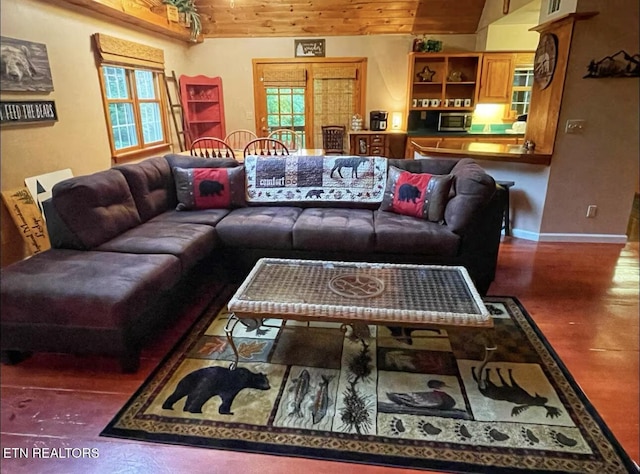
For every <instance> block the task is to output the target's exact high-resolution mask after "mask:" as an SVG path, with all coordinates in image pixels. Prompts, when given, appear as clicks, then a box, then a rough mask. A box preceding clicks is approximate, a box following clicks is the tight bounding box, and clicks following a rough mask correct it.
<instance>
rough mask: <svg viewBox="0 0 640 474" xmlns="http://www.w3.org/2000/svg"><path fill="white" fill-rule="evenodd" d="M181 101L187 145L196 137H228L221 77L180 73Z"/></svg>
mask: <svg viewBox="0 0 640 474" xmlns="http://www.w3.org/2000/svg"><path fill="white" fill-rule="evenodd" d="M180 100H181V104H182V111H183V116H184V127H185V131H186V134H185V135H187V137H186V138H187V139H186V140H185V142H186V144H187V147H189V146H190V145H191V142H193V141H194V140H195V139H196V138H201V137H216V138H220V139H221V140H223V139H224V137H225V136H226V128H225V118H224V101H223V95H222V78H220V77H207V76H184V75H183V76H180Z"/></svg>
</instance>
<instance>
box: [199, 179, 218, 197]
mask: <svg viewBox="0 0 640 474" xmlns="http://www.w3.org/2000/svg"><path fill="white" fill-rule="evenodd" d="M198 191H200V196H201V197H206V196H214V195H215V196H222V191H224V184H222V183H221V182H220V181H213V180H210V179H205V180H203V181H202V182H201V183H200V186H199V187H198Z"/></svg>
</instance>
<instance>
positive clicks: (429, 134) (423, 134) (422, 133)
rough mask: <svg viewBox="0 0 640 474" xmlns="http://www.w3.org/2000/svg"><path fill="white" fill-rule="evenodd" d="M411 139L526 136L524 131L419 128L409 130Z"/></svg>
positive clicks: (408, 133)
mask: <svg viewBox="0 0 640 474" xmlns="http://www.w3.org/2000/svg"><path fill="white" fill-rule="evenodd" d="M407 135H408V136H409V139H411V138H433V137H437V138H465V137H466V138H476V137H482V138H493V137H495V138H524V133H507V132H475V131H474V132H438V131H432V130H419V131H413V132H407Z"/></svg>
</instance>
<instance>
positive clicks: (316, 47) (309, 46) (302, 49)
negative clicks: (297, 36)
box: [294, 39, 325, 58]
mask: <svg viewBox="0 0 640 474" xmlns="http://www.w3.org/2000/svg"><path fill="white" fill-rule="evenodd" d="M324 49H325V40H323V39H308V40H307V39H305V40H294V51H295V57H296V58H303V57H305V56H307V57H316V58H324V54H325V51H324Z"/></svg>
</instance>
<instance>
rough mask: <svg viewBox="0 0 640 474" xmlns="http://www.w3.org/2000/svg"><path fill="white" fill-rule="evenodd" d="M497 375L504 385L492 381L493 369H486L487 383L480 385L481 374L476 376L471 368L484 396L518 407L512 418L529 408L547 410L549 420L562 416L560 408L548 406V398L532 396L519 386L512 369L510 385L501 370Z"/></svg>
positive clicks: (474, 370) (510, 370)
mask: <svg viewBox="0 0 640 474" xmlns="http://www.w3.org/2000/svg"><path fill="white" fill-rule="evenodd" d="M496 373H497V374H498V378H499V379H500V383H501V384H502V385H496V384H495V383H493V382H492V381H491V379H490V374H491V369H485V374H486V377H485V381H484V382H485V383H484V384H480V383H479V379H480V377H479V375H480V374H476V368H475V367H472V368H471V375H472V376H473V380H475V381H476V383H478V390H479V391H480V393H481V394H482V395H484V396H485V397H487V398H490V399H492V400H501V401H505V402H510V403H514V404H516V405H517V406H515V407H513V409H512V410H511V416H518V415H519V414H520V413H522V412H523V411H525V410H527V409H528V408H529V407H543V408H544V409H545V410H547V418H556V417H559V416H560V414H561V412H560V410H559V409H558V408H556V407H553V406H549V405H547V402H548V401H549V399H548V398H545V397H541V396H540V395H538V394H537V393H536V394H535V395H531V394H530V393H529V392H527V391H526V390H525V389H523V388H522V387H521V386H520V385H518V382H516V380H515V379H514V378H513V370H512V369H509V382H508V383H507V381H505V379H504V378H503V377H502V374H501V373H500V369H499V368H497V369H496ZM481 385H484V387H482V386H481Z"/></svg>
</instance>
